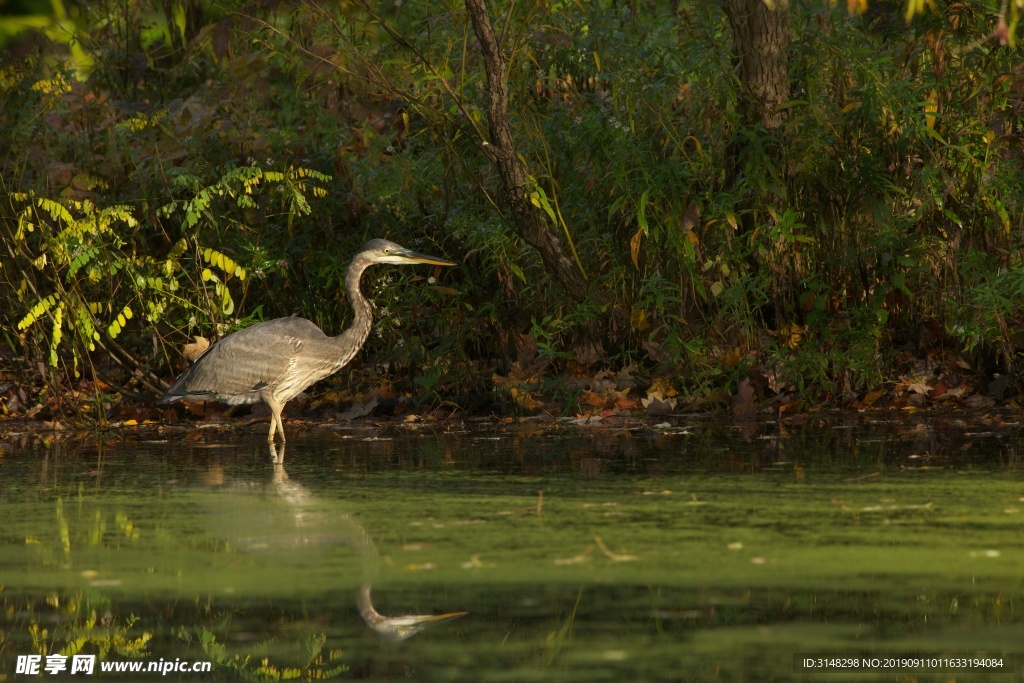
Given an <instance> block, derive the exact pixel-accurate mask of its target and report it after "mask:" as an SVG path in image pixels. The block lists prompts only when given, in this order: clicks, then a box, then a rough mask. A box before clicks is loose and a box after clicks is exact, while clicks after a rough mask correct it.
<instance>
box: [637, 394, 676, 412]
mask: <svg viewBox="0 0 1024 683" xmlns="http://www.w3.org/2000/svg"><path fill="white" fill-rule="evenodd" d="M640 403H641V405H643V407H644V410H646V411H647V412H648V413H650V414H651V415H668V414H670V413H672V412H674V411H675V409H676V399H674V398H668V397H667V396H665V395H663V394H662V393H661V392H660V391H648V392H647V398H643V399H640Z"/></svg>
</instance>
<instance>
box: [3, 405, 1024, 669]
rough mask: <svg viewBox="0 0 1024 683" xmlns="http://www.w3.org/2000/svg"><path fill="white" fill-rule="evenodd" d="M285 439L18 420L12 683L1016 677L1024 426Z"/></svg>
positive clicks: (11, 513) (11, 558) (8, 644)
mask: <svg viewBox="0 0 1024 683" xmlns="http://www.w3.org/2000/svg"><path fill="white" fill-rule="evenodd" d="M263 428H265V426H264V427H261V428H260V431H261V433H262V429H263ZM289 436H290V437H291V438H290V440H289V442H288V446H287V452H286V453H285V454H284V457H283V463H279V464H275V463H273V462H272V461H271V454H270V452H269V450H268V446H267V443H266V441H265V439H264V438H263V437H262V435H253V436H252V437H246V438H244V439H240V440H232V437H223V441H218V440H217V439H216V438H214V437H210V436H204V438H205V441H190V440H185V439H181V438H180V437H175V438H173V439H167V438H159V437H157V438H153V439H149V440H143V439H140V440H138V441H120V442H113V441H112V442H106V443H97V442H95V441H89V442H83V443H78V442H75V443H72V442H70V441H64V442H50V443H47V442H45V441H40V440H24V441H20V442H19V441H17V440H15V439H8V440H7V441H6V442H2V443H3V450H2V451H0V476H2V483H0V519H3V521H4V523H3V531H2V533H0V586H2V591H0V601H2V602H0V607H2V609H3V613H2V616H0V680H36V679H40V678H42V679H44V680H58V679H67V680H80V679H82V678H83V677H84V674H82V673H76V674H75V675H72V674H71V673H70V663H71V660H72V657H73V655H75V654H93V655H98V656H99V659H98V660H97V663H96V664H95V667H96V669H95V672H94V675H95V676H97V677H99V678H111V679H123V680H146V679H148V678H153V677H157V678H161V679H166V680H253V681H257V680H278V679H282V678H297V679H339V680H349V679H369V680H381V681H385V680H394V679H412V680H452V681H532V680H545V681H552V680H554V681H560V680H565V681H603V680H608V681H620V680H624V679H627V680H628V679H632V680H638V681H643V680H679V681H699V680H752V681H753V680H756V681H767V680H869V679H870V680H942V681H951V680H998V681H1007V680H1021V679H1022V678H1024V670H1022V667H1021V665H1020V663H1018V662H1016V660H1015V654H1016V653H1018V652H1021V651H1022V650H1024V618H1022V617H1024V585H1022V576H1024V571H1022V570H1024V534H1022V530H1024V526H1022V525H1024V485H1022V484H1024V476H1022V467H1021V462H1020V458H1019V456H1018V450H1017V449H1018V443H1019V438H1020V427H1019V426H1018V425H1014V424H1006V423H1001V424H997V425H996V426H992V425H989V426H982V427H971V428H969V427H968V426H967V425H965V424H963V423H948V424H944V425H942V426H938V427H936V426H935V425H931V426H929V424H927V423H926V422H924V421H910V420H909V419H908V418H903V419H902V420H900V421H894V422H891V423H887V422H884V421H875V423H874V424H865V423H860V424H855V425H850V424H842V423H840V422H839V421H838V419H833V418H828V417H825V418H821V419H814V420H811V421H810V422H808V423H807V424H805V425H803V426H802V427H800V428H798V429H792V428H791V429H789V430H788V431H786V430H780V428H779V427H778V425H776V424H775V423H774V422H772V423H762V422H748V423H743V424H742V425H734V426H728V425H720V424H715V423H714V421H711V420H705V421H699V420H693V419H687V420H682V419H677V420H675V421H672V422H671V424H668V423H666V424H663V425H660V426H659V427H658V428H654V429H652V428H643V427H637V428H633V429H627V428H622V429H616V428H614V427H603V428H601V429H581V428H577V427H575V426H573V427H559V426H558V425H557V424H555V425H552V424H550V423H549V424H539V423H533V422H513V423H484V424H479V425H470V426H465V425H451V424H449V425H447V426H436V427H422V428H420V429H407V428H396V427H389V426H388V425H386V424H384V425H374V424H367V425H361V426H354V427H352V428H350V429H347V430H342V431H338V432H328V433H324V432H320V433H317V434H315V435H311V434H305V435H304V434H303V433H302V432H301V431H300V430H298V429H291V430H290V431H289ZM278 455H279V456H280V454H278ZM371 585H372V592H370V589H369V586H371ZM364 591H366V592H365V593H364ZM367 594H369V595H370V596H372V597H371V600H372V605H373V607H372V609H373V610H376V612H377V613H379V614H381V615H386V617H389V618H393V617H399V616H403V615H437V614H449V613H456V612H462V611H465V612H468V614H466V615H464V616H461V617H452V618H447V619H441V620H438V621H436V622H431V623H427V624H425V625H424V627H423V630H422V631H420V632H419V633H416V634H414V635H413V634H410V633H408V632H404V631H401V628H400V626H399V625H396V624H398V622H389V621H387V620H385V621H384V622H383V625H382V624H380V623H378V624H377V625H376V626H377V629H376V630H375V629H374V628H372V626H374V624H373V623H370V622H371V621H372V619H370V618H364V616H366V615H372V612H369V611H368V609H369V608H368V601H367V600H365V599H363V598H361V597H360V596H364V597H365V596H366V595H367ZM387 628H391V629H399V631H398V632H395V631H392V633H391V634H390V636H391V637H385V636H382V635H381V634H380V633H378V631H381V630H386V629H387ZM385 635H387V634H385ZM403 635H408V636H409V637H407V638H405V639H400V637H401V636H403ZM32 654H38V655H43V657H42V659H41V662H40V664H39V667H40V669H39V670H40V671H41V673H39V674H38V675H24V673H19V671H21V672H24V671H25V667H26V666H27V664H26V660H25V658H24V655H32ZM55 654H62V655H65V656H67V657H68V664H67V669H65V670H61V669H59V668H57V669H55V671H56V673H47V671H46V670H45V669H44V667H45V666H46V665H47V662H48V660H47V659H46V657H45V655H55ZM826 655H828V656H830V657H831V658H833V659H837V660H846V659H850V658H853V657H857V658H863V657H873V658H878V659H879V660H880V662H879V667H881V668H874V669H872V668H870V667H869V668H862V669H861V670H860V671H858V672H856V673H846V674H843V673H835V672H833V671H827V672H826V671H825V670H823V669H821V668H816V669H811V670H810V672H808V669H807V668H806V666H805V665H804V664H800V662H803V659H804V658H810V659H812V660H813V659H820V660H824V659H826ZM907 655H916V656H921V657H922V658H926V657H930V658H932V659H933V660H939V659H941V660H942V662H944V663H942V664H941V665H940V664H937V662H936V661H932V665H933V668H930V669H925V668H921V669H914V668H913V667H910V668H907V667H908V666H909V664H908V663H907V662H904V663H903V664H904V667H903V668H901V669H898V670H897V669H891V668H889V669H886V668H885V664H884V663H885V662H886V659H888V660H889V661H888V664H889V666H890V667H892V666H894V664H893V662H892V660H891V658H894V657H902V656H907ZM19 656H21V657H20V658H19ZM963 658H980V659H989V660H997V661H999V662H1001V668H999V666H998V665H996V666H995V667H993V666H992V662H991V661H990V662H989V667H988V668H986V667H984V666H981V665H974V666H973V667H972V668H971V669H969V670H968V669H964V668H962V667H963V663H962V662H961V661H960V659H963ZM132 661H137V662H143V664H144V665H149V664H150V663H154V662H155V663H156V664H157V665H158V666H165V665H166V666H167V667H170V666H171V665H172V664H173V665H174V666H176V667H178V669H172V670H170V671H169V673H167V674H165V675H161V674H160V673H155V672H148V673H144V674H117V673H113V672H108V671H101V670H100V663H102V662H132ZM197 662H198V663H203V662H210V663H211V671H210V672H209V673H202V674H198V673H193V672H191V671H187V672H183V671H181V670H180V669H181V667H184V666H186V665H187V666H191V665H192V664H193V663H197ZM833 664H839V665H842V664H843V662H842V661H838V662H833ZM56 665H58V666H59V660H57V662H56ZM814 666H816V667H821V666H824V664H822V663H818V664H815V665H814ZM935 666H938V668H935ZM19 667H20V668H19ZM996 672H999V673H996ZM1008 672H1012V673H1008Z"/></svg>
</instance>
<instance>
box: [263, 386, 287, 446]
mask: <svg viewBox="0 0 1024 683" xmlns="http://www.w3.org/2000/svg"><path fill="white" fill-rule="evenodd" d="M263 400H264V402H265V403H266V404H267V406H268V407H269V408H270V434H268V435H267V441H269V442H271V443H273V442H274V432H276V431H277V430H278V429H280V430H281V443H284V440H285V439H284V425H283V424H282V423H281V411H282V410H283V409H284V405H283V404H281V403H278V402H277V401H275V400H274V399H273V398H271V397H270V396H265V397H264V399H263Z"/></svg>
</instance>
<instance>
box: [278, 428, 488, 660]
mask: <svg viewBox="0 0 1024 683" xmlns="http://www.w3.org/2000/svg"><path fill="white" fill-rule="evenodd" d="M284 450H285V447H284V444H282V445H281V447H280V451H279V450H278V449H277V447H276V446H275V444H274V443H273V442H271V444H270V454H271V456H272V457H273V459H274V477H273V479H272V481H271V491H272V492H273V493H274V495H275V496H277V497H279V498H280V499H282V500H284V501H285V503H286V504H287V505H288V507H289V509H290V510H291V511H292V516H293V520H294V521H295V522H296V526H298V527H300V528H301V527H305V526H311V525H312V524H313V520H311V519H310V518H309V516H308V511H309V510H311V508H312V507H313V503H314V502H315V499H314V498H313V496H312V495H310V493H309V490H308V489H307V488H306V487H305V486H303V485H302V484H299V483H297V482H294V481H292V480H291V479H289V477H288V473H287V472H286V471H285V469H284ZM332 521H335V520H332ZM336 521H337V523H339V524H343V525H344V526H346V527H347V528H348V531H349V534H348V535H349V537H350V538H351V540H352V543H353V545H355V546H356V548H357V549H358V550H359V553H360V554H361V555H362V557H363V573H364V581H363V584H362V585H361V586H360V587H359V591H358V592H357V593H356V607H357V609H358V610H359V615H360V616H361V617H362V618H363V621H364V622H366V625H367V626H369V627H370V628H371V629H373V630H374V631H375V632H377V634H379V635H380V636H381V637H382V638H383V639H384V640H387V641H388V642H397V641H400V640H405V639H407V638H411V637H412V636H414V635H416V634H417V633H419V632H420V631H422V630H423V629H425V628H427V627H429V626H432V625H435V624H440V623H444V622H448V621H451V620H453V619H457V618H459V617H462V616H465V615H467V614H469V612H447V613H444V614H404V615H401V616H397V617H387V616H384V615H383V614H381V613H380V612H378V611H377V609H376V608H375V607H374V606H373V598H372V595H371V593H372V591H373V586H372V585H371V576H372V574H373V573H374V572H375V569H376V560H377V546H376V544H375V543H374V542H373V541H371V540H370V537H369V535H368V534H367V533H366V530H365V529H363V528H362V527H361V526H360V525H359V524H357V523H356V522H355V521H354V520H353V519H352V518H351V517H350V516H349V515H344V516H343V517H342V518H341V519H337V520H336Z"/></svg>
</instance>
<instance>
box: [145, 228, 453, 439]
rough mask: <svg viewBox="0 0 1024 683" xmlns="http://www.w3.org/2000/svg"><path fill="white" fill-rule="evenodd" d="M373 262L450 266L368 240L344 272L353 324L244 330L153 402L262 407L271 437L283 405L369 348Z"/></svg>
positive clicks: (280, 324)
mask: <svg viewBox="0 0 1024 683" xmlns="http://www.w3.org/2000/svg"><path fill="white" fill-rule="evenodd" d="M375 263H387V264H391V265H396V266H400V265H409V264H414V263H427V264H431V265H435V266H454V265H455V264H454V263H452V262H451V261H446V260H445V259H442V258H437V257H436V256H428V255H426V254H418V253H416V252H414V251H410V250H409V249H406V248H405V247H402V246H399V245H397V244H395V243H394V242H389V241H388V240H382V239H373V240H370V241H369V242H367V243H366V244H364V245H363V247H362V248H361V249H360V250H359V251H358V252H357V253H356V255H355V256H353V257H352V262H351V263H350V264H349V266H348V270H347V271H346V272H345V290H346V291H347V292H348V299H349V302H351V304H352V310H353V312H354V314H355V315H354V317H353V319H352V324H351V325H349V327H348V329H346V330H345V331H344V332H342V333H341V334H340V335H338V336H337V337H328V336H327V335H326V334H324V333H323V331H322V330H321V329H320V328H319V327H317V326H316V325H315V324H313V322H312V321H310V320H306V319H305V318H278V319H277V320H268V321H267V322H263V323H259V324H256V325H253V326H252V327H247V328H246V329H244V330H240V331H238V332H235V333H233V334H229V335H228V336H226V337H224V338H223V339H221V340H220V341H219V342H217V343H216V344H214V345H213V346H211V347H210V348H209V349H208V350H207V351H206V352H204V353H203V355H201V356H199V358H197V359H196V361H195V363H193V364H192V367H190V368H189V369H188V370H186V371H185V373H184V374H183V375H182V376H181V377H179V378H178V380H177V381H176V382H175V383H174V385H173V386H171V388H170V389H168V390H167V393H165V394H164V395H163V396H161V397H160V399H159V400H158V401H157V403H159V404H161V405H166V404H169V403H173V402H174V401H180V400H183V399H184V400H186V401H223V402H224V403H227V404H229V405H244V404H249V403H260V402H263V403H266V404H267V406H268V407H269V408H270V412H271V417H270V433H269V434H268V435H267V441H269V442H270V443H273V442H274V433H275V432H277V431H280V432H281V443H284V441H285V436H284V424H282V422H281V411H282V410H283V409H284V406H285V404H286V403H288V401H290V400H292V399H293V398H295V397H296V396H298V395H299V394H301V393H302V392H303V391H305V390H306V389H307V388H308V387H309V386H310V385H312V384H313V383H314V382H317V381H319V380H321V379H323V378H325V377H329V376H330V375H333V374H334V373H335V372H337V371H338V370H340V369H341V368H342V367H344V366H345V365H346V364H347V363H348V362H349V361H350V360H352V358H353V356H355V355H356V353H357V352H358V351H359V349H360V348H362V346H363V344H364V343H366V338H367V337H369V336H370V329H371V327H372V325H373V306H372V304H370V302H369V301H368V300H367V299H366V297H364V296H363V294H362V292H361V291H360V290H359V281H360V279H361V278H362V276H363V271H365V270H366V269H367V268H369V267H370V266H372V265H374V264H375Z"/></svg>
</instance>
